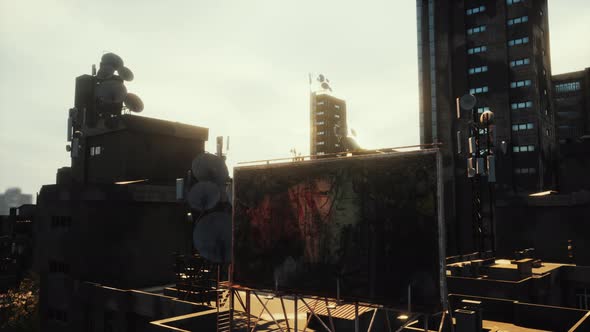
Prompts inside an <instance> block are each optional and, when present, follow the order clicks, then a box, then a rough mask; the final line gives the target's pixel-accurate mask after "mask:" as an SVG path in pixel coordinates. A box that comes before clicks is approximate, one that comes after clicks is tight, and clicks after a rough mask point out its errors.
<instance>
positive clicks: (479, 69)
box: [469, 66, 488, 75]
mask: <svg viewBox="0 0 590 332" xmlns="http://www.w3.org/2000/svg"><path fill="white" fill-rule="evenodd" d="M486 71H488V66H481V67H473V68H469V75H474V74H479V73H485V72H486Z"/></svg>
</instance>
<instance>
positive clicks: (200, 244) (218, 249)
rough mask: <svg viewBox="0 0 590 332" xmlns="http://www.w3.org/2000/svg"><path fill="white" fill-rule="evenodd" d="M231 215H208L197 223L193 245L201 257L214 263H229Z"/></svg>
mask: <svg viewBox="0 0 590 332" xmlns="http://www.w3.org/2000/svg"><path fill="white" fill-rule="evenodd" d="M231 228H232V227H231V213H230V212H225V211H223V212H222V211H218V212H213V213H209V214H207V215H206V216H204V217H203V218H201V219H199V220H198V221H197V224H196V225H195V228H194V230H193V245H194V247H195V249H197V250H198V251H199V254H201V256H203V257H205V258H206V259H208V260H210V261H212V262H214V263H229V262H230V261H231V234H232V232H231Z"/></svg>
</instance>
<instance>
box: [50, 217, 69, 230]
mask: <svg viewBox="0 0 590 332" xmlns="http://www.w3.org/2000/svg"><path fill="white" fill-rule="evenodd" d="M71 226H72V217H70V216H51V228H70V227H71Z"/></svg>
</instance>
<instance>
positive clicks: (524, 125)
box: [512, 123, 533, 131]
mask: <svg viewBox="0 0 590 332" xmlns="http://www.w3.org/2000/svg"><path fill="white" fill-rule="evenodd" d="M529 129H533V124H532V123H521V124H513V125H512V131H522V130H529Z"/></svg>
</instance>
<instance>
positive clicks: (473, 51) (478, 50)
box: [467, 45, 488, 54]
mask: <svg viewBox="0 0 590 332" xmlns="http://www.w3.org/2000/svg"><path fill="white" fill-rule="evenodd" d="M487 50H488V47H487V46H485V45H482V46H477V47H472V48H470V49H467V54H477V53H483V52H485V51H487Z"/></svg>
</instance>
